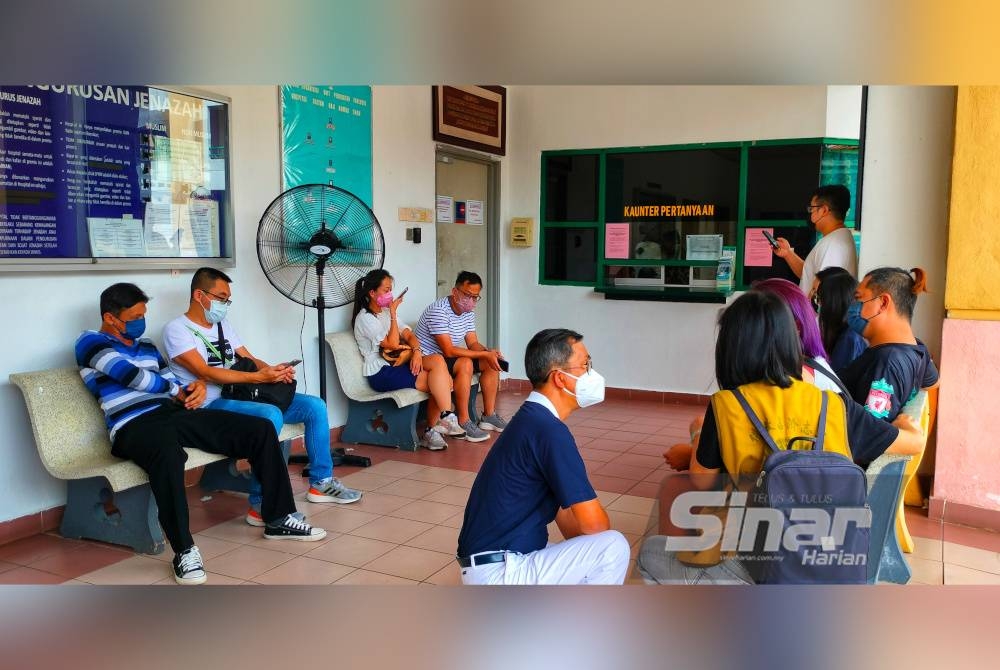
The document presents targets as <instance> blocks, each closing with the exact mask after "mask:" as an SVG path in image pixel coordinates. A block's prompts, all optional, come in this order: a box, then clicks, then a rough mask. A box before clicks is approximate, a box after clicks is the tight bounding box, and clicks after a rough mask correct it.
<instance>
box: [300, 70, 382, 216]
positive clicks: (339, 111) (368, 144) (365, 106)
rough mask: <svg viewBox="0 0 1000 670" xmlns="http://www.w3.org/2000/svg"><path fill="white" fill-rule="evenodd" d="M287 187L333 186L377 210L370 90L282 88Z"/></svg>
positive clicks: (340, 87) (345, 87)
mask: <svg viewBox="0 0 1000 670" xmlns="http://www.w3.org/2000/svg"><path fill="white" fill-rule="evenodd" d="M281 177H282V188H284V189H289V188H292V187H294V186H300V185H302V184H329V185H330V186H337V187H338V188H342V189H344V190H345V191H350V192H351V193H353V194H354V195H356V196H358V198H360V199H361V200H363V201H364V202H365V204H367V205H368V206H369V207H371V206H372V89H371V87H370V86H282V87H281Z"/></svg>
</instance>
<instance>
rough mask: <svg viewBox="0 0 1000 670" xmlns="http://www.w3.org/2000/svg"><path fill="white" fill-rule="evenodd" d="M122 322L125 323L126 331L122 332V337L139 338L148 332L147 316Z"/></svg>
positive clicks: (128, 338)
mask: <svg viewBox="0 0 1000 670" xmlns="http://www.w3.org/2000/svg"><path fill="white" fill-rule="evenodd" d="M122 323H124V324H125V332H123V333H122V337H124V338H125V339H126V340H137V339H139V338H140V337H142V334H143V333H145V332H146V318H145V317H142V316H140V317H139V318H138V319H132V320H131V321H123V322H122Z"/></svg>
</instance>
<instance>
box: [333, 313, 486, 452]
mask: <svg viewBox="0 0 1000 670" xmlns="http://www.w3.org/2000/svg"><path fill="white" fill-rule="evenodd" d="M326 342H327V344H328V345H329V346H330V351H331V352H333V361H334V366H335V367H336V368H337V377H338V378H339V379H340V387H341V389H342V390H343V391H344V395H346V396H347V400H348V403H347V424H346V425H345V426H344V432H343V435H342V437H341V438H340V439H341V441H342V442H347V443H352V444H358V443H362V444H374V445H378V446H383V447H399V448H400V449H402V450H404V451H416V449H417V446H418V443H419V439H418V437H417V428H416V422H417V415H418V413H419V410H420V405H421V403H423V402H424V401H425V400H427V399H428V398H429V397H430V395H429V394H427V393H424V392H423V391H418V390H416V389H399V390H398V391H389V392H388V393H378V392H377V391H375V390H373V389H372V387H371V386H370V385H369V384H368V380H367V379H365V377H364V375H362V374H361V371H362V369H363V364H364V359H362V357H361V351H360V350H359V349H358V343H357V340H355V339H354V333H353V332H350V331H343V332H339V333H327V335H326ZM478 379H479V378H478V376H475V377H473V384H472V391H471V393H469V417H470V418H472V420H473V421H476V420H477V417H478V414H477V413H476V396H477V395H478V392H479V384H478Z"/></svg>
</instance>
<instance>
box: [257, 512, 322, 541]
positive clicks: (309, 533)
mask: <svg viewBox="0 0 1000 670" xmlns="http://www.w3.org/2000/svg"><path fill="white" fill-rule="evenodd" d="M264 537H265V538H267V539H268V540H299V541H301V542H316V541H317V540H322V539H323V538H324V537H326V531H325V530H323V529H322V528H313V527H312V526H310V525H309V524H308V523H306V522H305V521H304V520H303V519H298V518H296V517H294V516H292V515H291V514H289V515H287V516H286V517H285V518H284V519H282V520H281V521H279V522H277V523H273V524H272V523H269V524H267V527H265V528H264Z"/></svg>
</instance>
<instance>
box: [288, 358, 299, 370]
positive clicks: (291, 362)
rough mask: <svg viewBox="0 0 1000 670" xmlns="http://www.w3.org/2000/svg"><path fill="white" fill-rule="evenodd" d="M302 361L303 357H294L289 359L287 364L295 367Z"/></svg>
mask: <svg viewBox="0 0 1000 670" xmlns="http://www.w3.org/2000/svg"><path fill="white" fill-rule="evenodd" d="M301 362H302V359H301V358H295V359H292V360H290V361H288V362H287V363H285V365H287V366H288V367H290V368H294V367H295V366H296V365H298V364H299V363H301Z"/></svg>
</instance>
